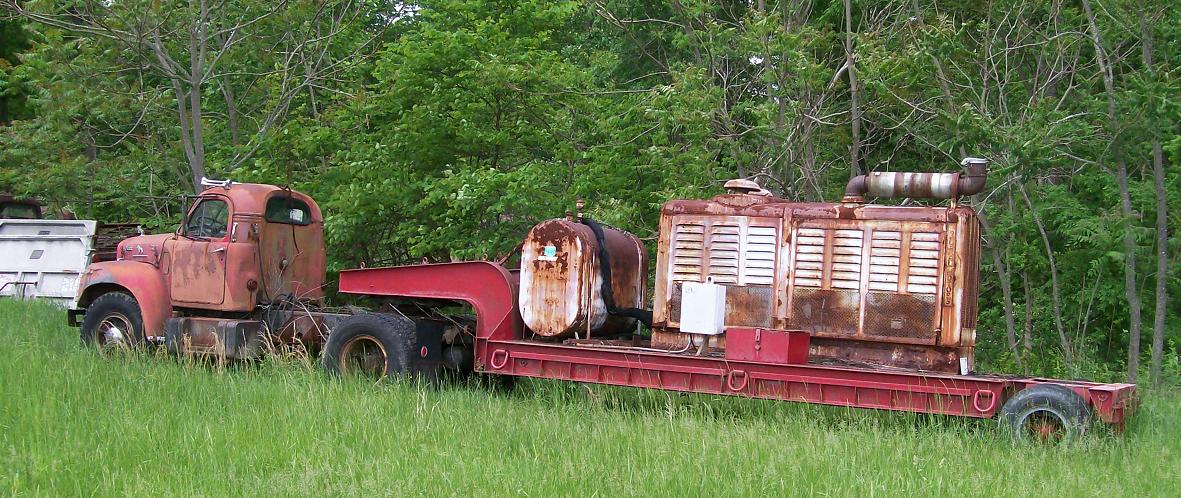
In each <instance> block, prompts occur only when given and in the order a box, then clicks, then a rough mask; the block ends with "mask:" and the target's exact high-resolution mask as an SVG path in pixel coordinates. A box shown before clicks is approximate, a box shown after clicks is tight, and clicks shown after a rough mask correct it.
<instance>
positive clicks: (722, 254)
mask: <svg viewBox="0 0 1181 498" xmlns="http://www.w3.org/2000/svg"><path fill="white" fill-rule="evenodd" d="M741 239H742V229H741V227H739V226H738V225H734V224H729V223H714V224H713V226H711V227H710V229H709V276H710V277H713V279H714V283H718V284H736V283H738V255H739V244H740V243H741Z"/></svg>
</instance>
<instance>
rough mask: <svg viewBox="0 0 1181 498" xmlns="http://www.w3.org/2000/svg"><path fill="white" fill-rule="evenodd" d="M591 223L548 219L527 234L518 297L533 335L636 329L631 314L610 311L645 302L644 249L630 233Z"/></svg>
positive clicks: (567, 335)
mask: <svg viewBox="0 0 1181 498" xmlns="http://www.w3.org/2000/svg"><path fill="white" fill-rule="evenodd" d="M595 226H596V224H595V223H594V222H593V221H590V220H585V222H578V221H572V220H565V219H554V220H547V221H543V222H541V223H539V224H537V225H536V226H534V227H533V229H532V230H530V231H529V234H528V235H527V236H526V238H525V243H524V245H523V246H522V248H521V287H520V289H521V290H520V300H519V302H520V311H521V318H522V320H523V321H524V322H525V325H526V326H527V327H528V328H529V330H531V331H532V332H533V333H534V334H537V335H539V336H543V337H552V338H564V337H569V336H573V335H578V336H581V337H589V336H590V335H596V336H606V335H615V334H620V333H626V332H628V331H630V330H632V329H634V328H635V326H636V320H635V319H634V318H628V317H625V316H621V315H619V314H616V313H613V311H617V310H621V309H629V308H639V307H640V306H642V305H643V303H644V280H645V277H646V275H647V273H648V260H647V252H646V251H645V250H644V246H643V244H642V243H641V242H640V241H639V239H637V238H636V237H635V236H634V235H632V234H630V233H627V232H624V231H621V230H616V229H614V228H610V227H606V226H601V232H602V233H601V235H597V234H596V233H595V232H596V230H595V228H594V227H595ZM604 249H605V251H604ZM604 261H606V262H607V268H606V269H604V268H603V266H602V265H603V263H604ZM604 270H607V271H604ZM607 279H609V280H610V282H611V283H610V285H609V286H605V285H604V281H605V280H607ZM608 288H609V289H610V291H609V295H608V292H606V291H607V289H608Z"/></svg>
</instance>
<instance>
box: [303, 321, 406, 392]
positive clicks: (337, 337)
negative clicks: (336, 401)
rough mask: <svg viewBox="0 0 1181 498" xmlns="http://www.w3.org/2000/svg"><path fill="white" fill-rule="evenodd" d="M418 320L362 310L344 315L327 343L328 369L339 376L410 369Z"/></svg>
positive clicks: (378, 376)
mask: <svg viewBox="0 0 1181 498" xmlns="http://www.w3.org/2000/svg"><path fill="white" fill-rule="evenodd" d="M414 342H415V333H414V322H412V321H410V320H408V319H406V318H404V317H401V316H397V315H385V314H378V313H361V314H357V315H353V316H351V317H348V318H346V319H344V320H343V321H342V322H341V323H340V324H339V325H337V326H336V328H334V329H333V330H332V332H330V333H329V334H328V342H327V343H326V344H324V355H323V362H324V370H326V371H327V372H328V373H329V374H332V375H335V376H354V375H356V376H362V377H369V378H374V379H385V378H389V377H395V376H401V375H405V374H407V373H409V371H410V365H409V364H408V363H409V362H408V361H407V358H408V355H409V354H410V352H411V351H410V349H411V348H412V347H413V346H414Z"/></svg>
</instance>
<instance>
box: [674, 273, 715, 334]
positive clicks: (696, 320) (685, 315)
mask: <svg viewBox="0 0 1181 498" xmlns="http://www.w3.org/2000/svg"><path fill="white" fill-rule="evenodd" d="M725 321H726V286H724V285H718V284H715V283H713V282H712V281H711V282H685V283H684V284H683V286H682V287H681V321H680V323H681V332H685V333H689V334H705V335H718V334H721V333H722V332H725V330H726V324H725Z"/></svg>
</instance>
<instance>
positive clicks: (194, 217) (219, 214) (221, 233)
mask: <svg viewBox="0 0 1181 498" xmlns="http://www.w3.org/2000/svg"><path fill="white" fill-rule="evenodd" d="M229 221H230V207H229V205H228V204H226V202H225V201H223V200H219V199H205V200H203V201H201V203H200V204H197V207H196V208H194V209H193V212H192V213H191V214H189V221H188V222H187V223H185V235H188V236H190V237H205V238H210V239H220V238H223V237H225V236H226V227H228V226H229Z"/></svg>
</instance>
